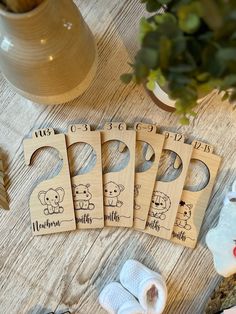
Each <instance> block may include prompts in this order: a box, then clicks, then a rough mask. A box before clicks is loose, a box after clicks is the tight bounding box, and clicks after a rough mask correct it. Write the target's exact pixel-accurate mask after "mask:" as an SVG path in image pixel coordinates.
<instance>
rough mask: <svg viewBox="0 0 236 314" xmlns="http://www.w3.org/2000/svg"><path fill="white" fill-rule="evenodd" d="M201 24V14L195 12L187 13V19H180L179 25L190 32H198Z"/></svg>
mask: <svg viewBox="0 0 236 314" xmlns="http://www.w3.org/2000/svg"><path fill="white" fill-rule="evenodd" d="M199 26H200V19H199V16H197V15H196V14H193V13H191V14H189V15H187V16H186V18H185V19H180V20H179V27H180V28H181V29H182V30H183V31H184V32H186V33H188V34H191V33H194V32H196V31H197V29H198V28H199Z"/></svg>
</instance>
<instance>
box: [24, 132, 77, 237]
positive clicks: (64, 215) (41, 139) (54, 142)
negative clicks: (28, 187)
mask: <svg viewBox="0 0 236 314" xmlns="http://www.w3.org/2000/svg"><path fill="white" fill-rule="evenodd" d="M42 147H53V148H55V149H57V151H58V152H59V154H60V158H61V159H63V166H62V169H61V172H60V173H59V174H58V175H57V176H56V177H54V178H52V179H49V180H46V181H43V182H41V183H39V184H38V186H37V187H36V188H35V189H34V191H33V192H32V194H31V196H30V212H31V223H32V230H33V235H42V234H50V233H56V232H63V231H68V230H75V229H76V224H75V214H74V206H73V198H72V190H71V181H70V172H69V166H68V158H67V148H66V140H65V135H64V134H57V135H56V134H55V132H54V130H53V129H52V128H48V129H41V130H37V131H34V133H33V138H32V139H26V140H24V155H25V160H26V164H27V165H30V162H31V157H32V155H33V154H34V152H35V151H37V150H38V149H40V148H42Z"/></svg>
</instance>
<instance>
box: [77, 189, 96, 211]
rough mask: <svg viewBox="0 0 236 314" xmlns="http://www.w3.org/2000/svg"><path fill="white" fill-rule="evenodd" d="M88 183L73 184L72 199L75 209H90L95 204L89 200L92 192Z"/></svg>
mask: <svg viewBox="0 0 236 314" xmlns="http://www.w3.org/2000/svg"><path fill="white" fill-rule="evenodd" d="M89 187H90V184H86V185H84V184H79V185H75V184H73V186H72V188H73V200H74V207H75V209H76V210H92V209H94V208H95V205H94V204H93V203H91V202H90V200H91V198H92V194H91V193H90V191H89Z"/></svg>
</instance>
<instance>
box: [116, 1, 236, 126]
mask: <svg viewBox="0 0 236 314" xmlns="http://www.w3.org/2000/svg"><path fill="white" fill-rule="evenodd" d="M141 1H142V2H143V3H146V8H147V11H149V12H154V15H152V16H151V17H149V18H142V20H141V23H140V40H141V48H140V50H139V51H138V53H137V55H136V57H135V61H134V64H131V67H132V70H133V72H132V73H128V74H123V75H122V76H121V79H122V80H123V81H124V82H125V83H129V82H130V81H134V82H135V83H143V82H144V83H145V84H146V85H147V87H148V89H150V90H153V89H154V87H155V82H157V83H158V84H159V85H160V86H161V87H164V88H167V89H168V94H169V96H170V98H172V99H174V100H176V102H175V106H176V113H177V114H179V115H180V116H181V119H180V122H181V123H182V124H188V123H189V117H190V116H191V115H193V116H194V115H195V114H196V113H195V112H194V107H195V106H196V105H197V100H198V99H199V98H201V97H203V96H204V95H206V94H207V93H209V92H211V91H212V90H213V89H218V90H219V91H224V95H223V100H224V99H229V100H231V101H234V100H235V99H236V1H235V0H141ZM161 8H164V13H160V9H161ZM162 11H163V10H162ZM216 110H217V108H216Z"/></svg>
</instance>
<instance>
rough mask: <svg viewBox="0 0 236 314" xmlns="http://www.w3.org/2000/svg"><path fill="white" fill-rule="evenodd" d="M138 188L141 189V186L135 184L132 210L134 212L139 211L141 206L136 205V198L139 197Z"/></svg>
mask: <svg viewBox="0 0 236 314" xmlns="http://www.w3.org/2000/svg"><path fill="white" fill-rule="evenodd" d="M140 188H141V185H139V184H136V185H135V186H134V209H135V210H139V209H140V208H141V206H140V205H138V204H137V203H136V198H137V197H138V195H139V189H140Z"/></svg>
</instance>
